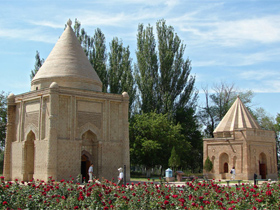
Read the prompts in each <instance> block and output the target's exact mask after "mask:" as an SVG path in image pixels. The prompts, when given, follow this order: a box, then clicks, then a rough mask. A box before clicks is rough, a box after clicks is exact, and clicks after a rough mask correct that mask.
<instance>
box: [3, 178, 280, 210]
mask: <svg viewBox="0 0 280 210" xmlns="http://www.w3.org/2000/svg"><path fill="white" fill-rule="evenodd" d="M73 180H74V179H73ZM279 189H280V183H279V182H277V183H274V184H263V185H261V186H253V185H244V184H243V185H241V186H236V187H226V186H219V185H218V184H217V183H215V182H211V183H210V184H207V183H205V182H198V181H197V179H195V180H193V181H192V182H187V183H186V185H184V186H180V187H177V186H173V185H169V184H164V183H161V184H154V183H152V182H147V183H137V184H133V183H131V184H127V185H123V186H116V184H115V183H112V182H110V181H108V180H102V181H101V182H99V183H97V182H95V183H89V184H85V185H81V184H79V183H74V182H73V181H64V180H61V181H60V182H54V180H51V179H50V180H49V181H47V182H44V181H34V180H30V182H28V183H23V182H19V181H17V180H16V181H15V182H4V181H2V182H1V185H0V196H1V197H0V207H1V209H145V210H146V209H227V210H230V209H278V208H279V206H280V194H279Z"/></svg>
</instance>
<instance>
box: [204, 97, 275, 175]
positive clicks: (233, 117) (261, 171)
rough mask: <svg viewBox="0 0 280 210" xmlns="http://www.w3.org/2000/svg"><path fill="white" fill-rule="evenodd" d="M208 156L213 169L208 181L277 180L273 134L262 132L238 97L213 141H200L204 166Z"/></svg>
mask: <svg viewBox="0 0 280 210" xmlns="http://www.w3.org/2000/svg"><path fill="white" fill-rule="evenodd" d="M207 157H209V159H210V160H211V161H212V163H213V169H212V170H211V171H210V172H207V174H208V178H213V179H230V177H231V174H230V173H229V172H230V170H231V168H232V167H233V166H234V167H235V170H236V176H235V179H239V180H249V179H253V178H254V174H257V175H258V178H261V179H269V178H270V179H277V177H278V173H277V159H276V157H277V154H276V141H275V133H274V132H273V131H268V130H263V129H261V127H260V126H259V124H258V123H257V122H256V121H255V119H254V118H253V117H252V115H251V114H250V112H249V111H248V109H247V108H246V107H245V106H244V104H243V103H242V101H241V100H240V98H239V97H237V99H236V101H235V102H234V104H233V105H232V107H231V108H230V109H229V111H228V112H227V114H226V115H225V116H224V118H223V119H222V121H221V122H220V123H219V125H218V126H217V128H216V129H215V130H214V138H207V139H204V140H203V163H205V160H206V159H207Z"/></svg>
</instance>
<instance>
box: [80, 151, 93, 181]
mask: <svg viewBox="0 0 280 210" xmlns="http://www.w3.org/2000/svg"><path fill="white" fill-rule="evenodd" d="M90 163H91V162H90V160H89V157H88V156H87V155H85V154H83V155H82V162H81V174H82V177H83V178H85V181H86V182H87V181H88V178H89V177H88V168H89V167H90Z"/></svg>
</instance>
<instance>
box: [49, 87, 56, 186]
mask: <svg viewBox="0 0 280 210" xmlns="http://www.w3.org/2000/svg"><path fill="white" fill-rule="evenodd" d="M58 90H59V87H58V85H57V83H56V82H53V83H52V84H51V85H50V96H49V97H50V98H49V103H50V107H49V113H50V115H49V129H48V150H47V153H48V154H47V157H48V160H47V178H48V177H52V179H55V180H57V128H58V126H59V125H58V111H59V94H58Z"/></svg>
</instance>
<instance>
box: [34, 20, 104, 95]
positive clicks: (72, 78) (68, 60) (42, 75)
mask: <svg viewBox="0 0 280 210" xmlns="http://www.w3.org/2000/svg"><path fill="white" fill-rule="evenodd" d="M53 82H56V83H57V84H58V86H62V87H71V88H78V89H85V90H94V91H102V82H101V81H100V79H99V77H98V75H97V73H96V72H95V70H94V69H93V67H92V66H91V64H90V62H89V60H88V58H87V57H86V55H85V53H84V50H83V48H82V47H81V45H80V43H79V41H78V39H77V37H76V35H75V33H74V31H73V29H72V28H71V20H69V21H68V23H67V28H66V29H65V31H64V32H63V33H62V35H61V37H60V38H59V40H58V41H57V43H56V45H55V46H54V48H53V50H52V51H51V53H50V55H49V56H48V58H47V59H46V61H45V62H44V64H43V65H42V67H41V68H40V69H39V71H38V72H37V74H36V75H35V77H34V78H33V79H32V81H31V90H36V89H43V88H48V87H49V86H50V84H51V83H53Z"/></svg>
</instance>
